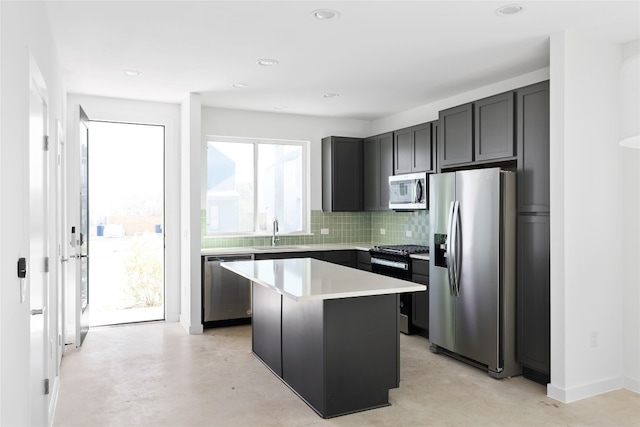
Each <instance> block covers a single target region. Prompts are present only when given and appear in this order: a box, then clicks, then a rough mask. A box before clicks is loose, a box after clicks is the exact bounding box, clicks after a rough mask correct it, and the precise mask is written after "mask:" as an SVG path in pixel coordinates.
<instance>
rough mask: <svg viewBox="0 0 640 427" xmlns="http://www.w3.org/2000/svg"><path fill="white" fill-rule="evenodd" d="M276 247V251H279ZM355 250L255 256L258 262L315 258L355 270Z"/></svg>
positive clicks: (261, 254)
mask: <svg viewBox="0 0 640 427" xmlns="http://www.w3.org/2000/svg"><path fill="white" fill-rule="evenodd" d="M277 249H278V247H277V246H276V247H275V248H274V250H277ZM356 252H357V251H355V250H339V251H308V252H268V253H257V254H255V255H254V259H255V260H256V261H259V260H263V259H287V258H313V259H317V260H320V261H327V262H331V263H333V264H340V265H344V266H347V267H353V268H355V267H356V265H357V257H356Z"/></svg>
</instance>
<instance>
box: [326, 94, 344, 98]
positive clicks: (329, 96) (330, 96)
mask: <svg viewBox="0 0 640 427" xmlns="http://www.w3.org/2000/svg"><path fill="white" fill-rule="evenodd" d="M322 96H323V97H325V98H337V97H339V96H340V94H339V93H325V94H324V95H322Z"/></svg>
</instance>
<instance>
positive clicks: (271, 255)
mask: <svg viewBox="0 0 640 427" xmlns="http://www.w3.org/2000/svg"><path fill="white" fill-rule="evenodd" d="M277 249H278V247H277V246H276V247H275V250H277ZM253 257H254V258H253V259H255V260H256V261H259V260H263V259H287V258H314V259H319V260H321V261H322V260H324V252H322V251H309V252H266V253H257V254H255V255H254V256H253Z"/></svg>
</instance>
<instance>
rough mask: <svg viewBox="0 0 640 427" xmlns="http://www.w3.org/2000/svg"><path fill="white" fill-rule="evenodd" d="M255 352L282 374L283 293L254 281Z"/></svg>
mask: <svg viewBox="0 0 640 427" xmlns="http://www.w3.org/2000/svg"><path fill="white" fill-rule="evenodd" d="M252 291H253V302H252V311H253V314H252V316H253V319H252V326H251V331H252V332H251V345H252V348H253V352H254V353H255V354H256V355H257V356H258V357H260V359H262V361H263V362H264V364H265V365H267V366H268V367H269V368H270V369H271V370H272V371H273V372H274V373H275V374H276V375H278V376H282V351H281V348H282V332H281V331H282V295H280V294H279V293H277V292H274V291H272V290H271V289H268V288H266V287H264V286H262V285H258V284H256V283H252Z"/></svg>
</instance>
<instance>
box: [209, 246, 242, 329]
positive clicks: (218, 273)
mask: <svg viewBox="0 0 640 427" xmlns="http://www.w3.org/2000/svg"><path fill="white" fill-rule="evenodd" d="M252 259H253V255H217V256H206V257H204V258H203V263H202V269H203V275H202V277H203V286H202V305H203V309H202V322H203V324H206V323H207V322H219V321H226V320H236V319H249V318H250V317H251V282H250V281H249V280H248V279H245V278H243V277H241V276H239V275H237V274H235V273H232V272H230V271H229V270H227V269H224V268H222V267H221V266H220V263H221V262H223V261H229V262H230V261H244V260H252Z"/></svg>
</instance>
